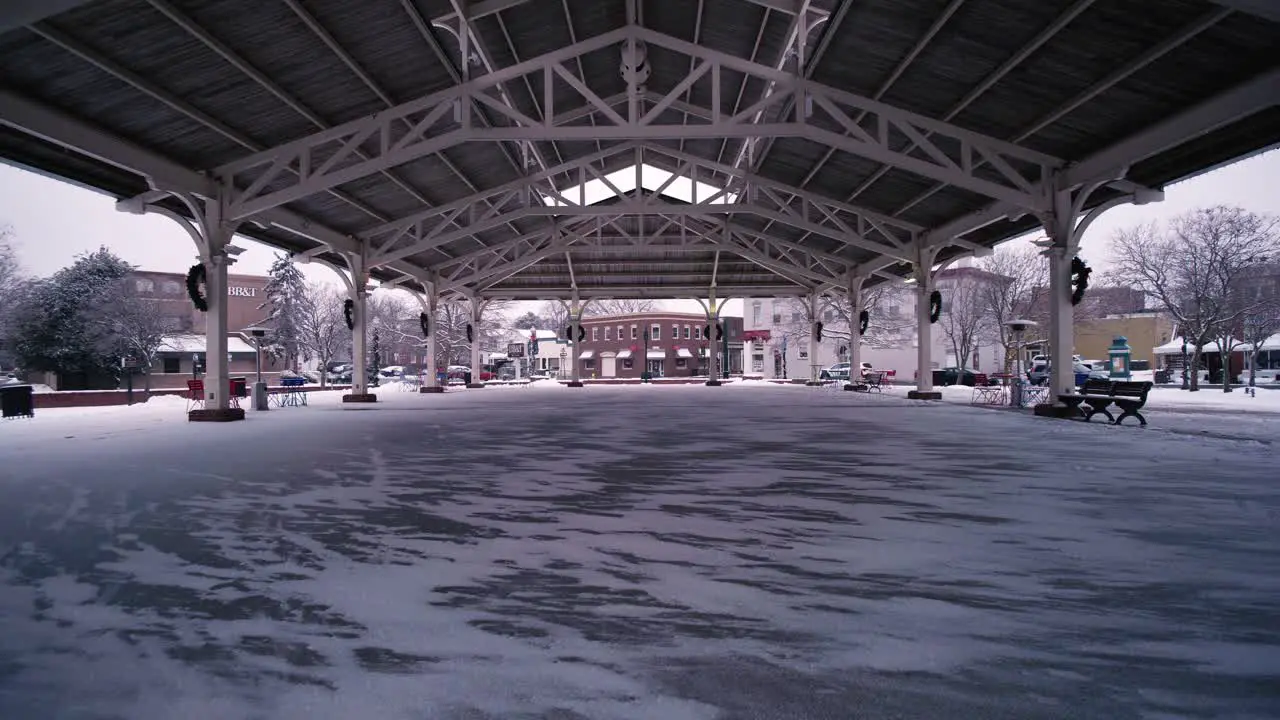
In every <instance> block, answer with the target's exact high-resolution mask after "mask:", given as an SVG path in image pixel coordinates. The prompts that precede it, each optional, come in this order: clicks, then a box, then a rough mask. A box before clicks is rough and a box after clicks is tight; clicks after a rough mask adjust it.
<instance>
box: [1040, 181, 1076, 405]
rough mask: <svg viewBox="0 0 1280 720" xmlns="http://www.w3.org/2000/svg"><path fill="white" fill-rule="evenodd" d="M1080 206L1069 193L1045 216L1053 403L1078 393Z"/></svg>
mask: <svg viewBox="0 0 1280 720" xmlns="http://www.w3.org/2000/svg"><path fill="white" fill-rule="evenodd" d="M1076 212H1077V209H1076V203H1075V201H1074V200H1073V198H1072V195H1071V193H1070V192H1069V191H1059V192H1057V193H1055V194H1054V197H1053V212H1052V213H1050V214H1048V215H1046V216H1044V218H1043V221H1044V229H1045V232H1046V233H1047V234H1048V235H1049V242H1050V245H1049V248H1048V249H1047V250H1046V253H1045V254H1046V255H1048V257H1049V400H1048V401H1049V403H1050V404H1056V403H1057V402H1058V396H1059V395H1061V394H1063V393H1069V392H1072V391H1073V390H1074V389H1075V363H1074V362H1072V360H1071V356H1072V354H1073V351H1074V350H1075V312H1074V310H1075V309H1074V308H1073V307H1072V305H1071V259H1072V258H1073V257H1075V255H1076V251H1077V250H1078V247H1079V246H1078V242H1077V240H1078V238H1076V236H1075V232H1074V230H1075V224H1076V222H1075V219H1076Z"/></svg>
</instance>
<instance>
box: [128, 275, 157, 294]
mask: <svg viewBox="0 0 1280 720" xmlns="http://www.w3.org/2000/svg"><path fill="white" fill-rule="evenodd" d="M133 287H134V290H136V291H137V292H140V293H149V292H155V289H156V284H155V281H153V280H147V279H146V278H139V279H137V280H134V281H133Z"/></svg>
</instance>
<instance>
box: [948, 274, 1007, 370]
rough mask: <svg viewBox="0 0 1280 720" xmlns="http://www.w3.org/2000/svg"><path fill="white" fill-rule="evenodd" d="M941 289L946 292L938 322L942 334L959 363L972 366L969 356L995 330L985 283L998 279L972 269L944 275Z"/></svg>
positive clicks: (962, 368)
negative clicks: (978, 274) (974, 271)
mask: <svg viewBox="0 0 1280 720" xmlns="http://www.w3.org/2000/svg"><path fill="white" fill-rule="evenodd" d="M944 278H945V279H943V280H942V281H941V283H940V286H939V288H938V289H939V290H940V291H941V293H942V298H943V300H942V303H943V305H942V313H941V315H940V316H939V317H938V324H939V326H941V328H942V334H943V336H944V337H946V339H947V342H948V343H950V344H951V351H952V353H953V354H954V355H955V358H956V366H957V367H959V368H960V369H961V370H964V369H965V368H967V367H969V357H970V356H971V355H972V354H973V350H974V348H975V347H976V346H979V345H981V343H982V341H983V340H985V339H987V337H989V336H990V335H991V334H992V331H991V313H990V312H989V309H988V306H987V303H986V297H985V295H984V292H983V290H984V288H983V286H985V285H987V284H988V283H989V282H992V281H994V279H991V280H989V279H988V278H986V277H977V276H974V275H972V274H969V273H968V272H965V273H963V274H960V273H957V274H954V275H951V276H950V277H946V276H944Z"/></svg>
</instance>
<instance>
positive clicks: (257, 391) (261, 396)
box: [245, 327, 267, 410]
mask: <svg viewBox="0 0 1280 720" xmlns="http://www.w3.org/2000/svg"><path fill="white" fill-rule="evenodd" d="M245 332H247V333H249V335H251V336H252V337H253V349H254V350H255V351H256V352H254V355H255V356H256V357H257V359H258V377H257V379H256V380H255V381H254V383H253V409H254V410H266V409H267V384H266V383H265V382H263V381H262V338H264V337H266V335H267V329H266V328H261V327H251V328H245Z"/></svg>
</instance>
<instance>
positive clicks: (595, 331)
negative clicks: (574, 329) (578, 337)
mask: <svg viewBox="0 0 1280 720" xmlns="http://www.w3.org/2000/svg"><path fill="white" fill-rule="evenodd" d="M599 339H600V328H598V327H593V328H591V342H595V341H597V340H599Z"/></svg>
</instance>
